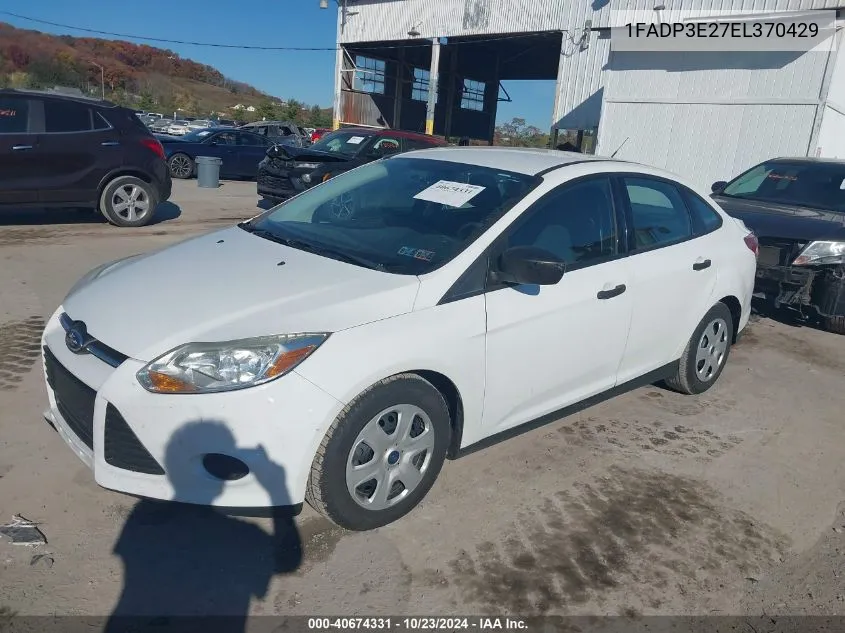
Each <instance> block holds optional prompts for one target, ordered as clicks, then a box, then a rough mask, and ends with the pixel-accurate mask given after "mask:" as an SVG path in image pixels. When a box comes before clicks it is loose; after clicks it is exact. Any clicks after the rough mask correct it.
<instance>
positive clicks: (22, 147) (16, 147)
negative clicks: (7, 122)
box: [12, 145, 32, 152]
mask: <svg viewBox="0 0 845 633" xmlns="http://www.w3.org/2000/svg"><path fill="white" fill-rule="evenodd" d="M25 149H32V145H12V151H14V152H20V151H22V150H25Z"/></svg>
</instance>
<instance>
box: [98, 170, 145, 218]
mask: <svg viewBox="0 0 845 633" xmlns="http://www.w3.org/2000/svg"><path fill="white" fill-rule="evenodd" d="M157 204H158V194H157V192H156V190H155V189H154V188H153V186H152V185H151V184H150V183H148V182H144V181H143V180H141V179H140V178H135V176H118V177H117V178H115V179H114V180H112V181H111V182H110V183H109V184H107V185H106V187H105V188H104V189H103V193H102V195H101V196H100V212H101V213H102V214H103V215H104V216H105V218H106V219H107V220H108V221H109V222H110V223H112V224H114V225H115V226H131V227H137V226H144V225H145V224H148V223H149V222H150V220H152V219H153V212H154V211H155V208H156V205H157Z"/></svg>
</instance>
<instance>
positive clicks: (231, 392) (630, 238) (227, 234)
mask: <svg viewBox="0 0 845 633" xmlns="http://www.w3.org/2000/svg"><path fill="white" fill-rule="evenodd" d="M756 252H757V242H756V238H755V237H754V235H753V234H751V233H750V231H749V230H748V229H747V228H746V227H745V226H744V225H743V224H742V223H741V222H739V221H737V220H734V219H732V218H730V217H729V216H727V215H726V214H725V213H724V212H723V211H721V210H720V209H719V207H717V206H715V205H714V204H713V203H712V202H710V201H709V199H708V198H707V197H706V196H705V195H703V194H702V193H700V192H699V191H697V190H696V189H695V188H694V187H692V186H690V185H687V184H684V183H683V182H681V181H679V180H678V179H676V178H675V177H673V176H671V175H668V174H666V173H663V172H660V171H657V170H655V169H651V168H649V167H644V166H641V165H636V164H632V163H625V162H621V161H615V160H607V159H602V158H598V157H589V156H584V155H580V154H568V153H563V152H557V151H544V150H518V149H505V148H481V149H477V148H440V149H429V150H423V151H418V152H411V153H407V154H400V155H396V156H393V157H390V158H387V159H384V160H380V161H377V162H374V163H370V164H368V165H364V166H362V167H359V168H357V169H355V170H353V171H350V172H348V173H345V174H342V175H339V176H337V177H336V178H333V179H331V180H328V181H327V182H325V183H323V184H320V185H319V186H317V187H314V188H313V189H310V190H308V191H306V192H304V193H302V194H300V195H299V196H297V197H295V198H292V199H290V200H288V201H287V202H285V203H283V204H281V205H279V206H277V207H275V208H273V209H271V210H269V211H267V212H265V213H262V214H261V215H258V216H256V217H255V218H253V219H251V220H249V221H247V222H244V223H241V224H239V225H238V226H234V227H232V228H228V229H224V230H221V231H216V232H213V233H210V234H206V235H201V236H198V237H194V238H191V239H189V240H187V241H184V242H182V243H180V244H176V245H174V246H171V247H168V248H165V249H163V250H159V251H157V252H153V253H148V254H145V255H136V256H133V257H128V258H126V259H123V260H119V261H117V262H113V263H110V264H107V265H104V266H101V267H99V268H97V269H95V270H93V271H91V272H90V273H88V274H87V275H86V276H85V277H84V278H83V279H81V280H80V281H79V282H78V283H77V284H76V285H75V286H74V288H73V289H72V290H71V292H70V293H69V294H68V296H67V298H66V299H65V300H64V302H63V303H62V305H61V306H60V307H59V309H58V310H57V311H56V312H55V314H54V315H53V317H52V318H51V319H50V321H49V323H48V325H47V327H46V330H45V332H44V336H43V341H42V343H43V353H44V367H45V377H46V381H47V386H48V389H47V391H48V395H49V410H48V411H47V413H46V416H47V418H48V420H49V421H50V422H51V423H52V424H53V426H54V427H55V428H56V429H57V430H58V431H59V433H60V435H61V436H62V438H63V439H64V440H65V442H66V443H67V444H68V445H69V446H70V447H71V448H72V449H73V450H74V451H75V452H76V454H77V455H78V456H79V457H80V458H81V459H82V460H83V461H84V462H85V463H86V464H87V465H88V466H89V467H90V468H91V469H92V470H93V472H94V477H95V479H96V481H97V482H98V483H99V484H100V485H102V486H104V487H106V488H110V489H113V490H118V491H122V492H125V493H128V494H132V495H137V496H141V497H151V498H157V499H170V500H175V501H182V502H187V503H194V504H209V505H215V506H220V507H225V508H227V509H232V508H239V509H246V508H250V509H254V508H259V507H263V508H266V507H271V506H272V507H275V506H297V505H300V504H301V503H302V502H303V501H305V500H307V501H308V502H309V503H310V504H311V505H313V506H314V507H315V508H316V509H317V510H319V511H320V512H322V513H324V514H325V515H326V516H327V517H329V518H330V519H332V520H333V521H335V522H336V523H337V524H339V525H341V526H343V527H346V528H349V529H354V530H365V529H370V528H374V527H377V526H380V525H384V524H386V523H389V522H391V521H394V520H396V519H397V518H399V517H401V516H402V515H404V514H405V513H407V512H408V511H410V510H411V509H412V508H413V507H414V506H415V505H416V504H417V503H418V502H419V501H420V500H421V499H422V498H423V496H424V495H425V494H426V493H427V492H428V490H429V489H430V488H431V486H432V484H433V483H434V480H435V478H436V477H437V475H438V472H439V471H440V469H441V467H442V465H443V463H444V460H445V459H446V458H447V457H450V458H454V457H457V456H460V455H461V454H462V453H464V452H466V449H468V448H470V447H473V448H474V447H477V446H479V444H478V443H479V442H481V441H482V440H486V441H488V442H489V441H493V440H494V439H497V438H499V437H503V436H505V435H507V434H508V433H507V432H513V431H514V430H515V429H517V427H525V428H528V427H530V426H531V425H530V423H531V422H534V421H537V420H538V419H539V418H541V417H542V418H544V419H549V417H551V416H549V414H551V413H554V412H559V411H560V412H562V413H565V412H566V409H567V408H569V407H572V406H573V405H577V404H578V403H582V402H583V401H584V400H587V399H591V400H593V399H595V398H597V397H601V396H602V395H607V394H609V393H617V392H619V391H620V390H624V389H626V388H630V387H634V386H638V385H642V384H647V383H651V382H654V381H659V380H663V381H665V384H666V385H668V386H669V387H671V388H673V389H675V390H678V391H681V392H684V393H687V394H696V393H701V392H703V391H705V390H707V389H709V388H710V387H711V386H712V385H713V383H714V382H715V381H716V380H717V379H718V377H719V375H720V374H721V372H722V370H723V369H724V367H725V363H726V362H727V359H728V354H729V351H730V348H731V344H732V343H733V342H734V341H735V339H736V336H737V334H738V332H739V331H741V330H742V329H743V328H744V327H745V325H746V322H747V321H748V316H749V312H750V300H751V293H752V288H753V285H754V271H755V264H756Z"/></svg>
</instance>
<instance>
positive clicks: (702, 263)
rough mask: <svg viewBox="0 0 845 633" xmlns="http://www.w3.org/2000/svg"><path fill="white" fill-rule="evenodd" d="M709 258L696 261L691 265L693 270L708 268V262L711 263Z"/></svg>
mask: <svg viewBox="0 0 845 633" xmlns="http://www.w3.org/2000/svg"><path fill="white" fill-rule="evenodd" d="M712 263H713V262H711V261H710V260H709V259H704V260H701V261H697V262H695V263H694V264H693V265H692V269H693V270H704V269H705V268H710V264H712Z"/></svg>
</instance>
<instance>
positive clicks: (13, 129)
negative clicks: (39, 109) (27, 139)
mask: <svg viewBox="0 0 845 633" xmlns="http://www.w3.org/2000/svg"><path fill="white" fill-rule="evenodd" d="M28 121H29V101H27V100H26V99H14V98H8V97H0V134H26V132H27V131H28V129H29V127H28Z"/></svg>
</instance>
